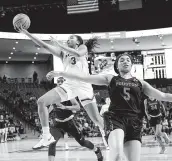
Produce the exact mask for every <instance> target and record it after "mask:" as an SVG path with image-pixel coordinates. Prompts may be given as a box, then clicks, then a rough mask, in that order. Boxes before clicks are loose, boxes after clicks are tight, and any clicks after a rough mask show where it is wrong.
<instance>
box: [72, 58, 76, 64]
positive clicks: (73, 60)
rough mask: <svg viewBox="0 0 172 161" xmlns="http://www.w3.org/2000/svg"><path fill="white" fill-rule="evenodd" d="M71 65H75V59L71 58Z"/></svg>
mask: <svg viewBox="0 0 172 161" xmlns="http://www.w3.org/2000/svg"><path fill="white" fill-rule="evenodd" d="M71 64H72V65H75V64H76V58H75V57H71Z"/></svg>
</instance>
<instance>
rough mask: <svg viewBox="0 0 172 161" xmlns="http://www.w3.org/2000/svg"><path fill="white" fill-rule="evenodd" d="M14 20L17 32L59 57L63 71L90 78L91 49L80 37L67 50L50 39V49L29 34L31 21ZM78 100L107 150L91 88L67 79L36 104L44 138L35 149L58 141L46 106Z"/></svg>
mask: <svg viewBox="0 0 172 161" xmlns="http://www.w3.org/2000/svg"><path fill="white" fill-rule="evenodd" d="M27 17H28V16H27ZM14 19H15V21H14V20H13V25H14V28H15V30H16V31H18V32H20V33H23V34H25V35H27V36H28V37H29V38H30V39H31V40H32V41H33V42H35V43H36V44H37V45H39V46H40V47H43V48H45V49H46V50H48V51H49V52H50V53H52V54H53V55H54V56H57V57H59V58H60V59H61V60H62V62H63V65H64V71H66V72H69V73H82V74H84V75H89V70H88V62H87V56H88V48H87V46H86V45H84V43H83V40H82V38H81V37H80V36H78V35H71V36H70V37H69V39H68V41H67V46H65V45H62V44H61V43H59V42H58V41H56V40H55V39H53V38H51V39H52V41H53V42H54V44H55V45H50V44H48V43H45V42H44V41H42V40H40V39H38V38H37V37H35V36H34V35H32V34H30V33H29V32H28V31H27V29H28V28H29V27H28V26H29V25H30V23H29V22H28V23H27V22H25V21H30V20H28V18H27V19H26V18H25V16H23V15H22V16H19V17H18V18H16V17H14ZM25 19H26V20H25ZM27 24H28V25H27ZM90 41H91V40H90ZM92 43H94V42H92ZM89 44H90V43H89ZM76 96H78V97H79V99H80V100H81V102H82V105H83V107H84V109H85V110H86V112H87V114H88V116H89V117H90V119H91V120H92V121H93V122H94V123H95V124H96V125H98V126H99V128H100V131H101V133H102V135H103V141H104V144H105V146H107V143H106V141H105V138H104V132H103V128H104V123H103V119H102V117H101V116H100V114H99V111H98V107H97V105H96V100H95V97H94V93H93V88H92V86H91V84H89V83H85V82H82V81H77V80H71V79H66V81H65V82H64V83H63V85H61V86H59V87H56V88H54V89H52V90H50V91H49V92H47V93H46V94H44V95H43V96H41V97H40V98H39V99H38V100H37V105H38V114H39V118H40V122H41V126H42V130H43V138H42V139H41V140H40V142H39V143H38V144H36V145H35V146H36V147H39V146H48V145H49V144H50V143H52V142H54V141H55V139H54V137H53V136H52V135H51V134H50V131H49V123H48V120H49V114H48V110H47V106H48V105H51V104H59V103H60V102H64V101H67V100H70V99H72V98H75V97H76ZM35 146H34V147H35Z"/></svg>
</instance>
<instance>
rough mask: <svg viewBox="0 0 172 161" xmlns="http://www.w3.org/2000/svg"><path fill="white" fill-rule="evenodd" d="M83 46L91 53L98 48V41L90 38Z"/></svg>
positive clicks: (95, 38)
mask: <svg viewBox="0 0 172 161" xmlns="http://www.w3.org/2000/svg"><path fill="white" fill-rule="evenodd" d="M85 45H86V47H87V49H88V53H92V52H94V51H95V48H98V45H100V44H98V39H97V37H94V38H91V39H89V40H87V41H86V42H85Z"/></svg>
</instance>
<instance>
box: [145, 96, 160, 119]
mask: <svg viewBox="0 0 172 161" xmlns="http://www.w3.org/2000/svg"><path fill="white" fill-rule="evenodd" d="M147 106H148V107H147V112H148V115H149V116H152V117H156V116H160V115H161V112H162V111H161V104H160V102H159V101H157V100H153V101H152V100H150V99H148V100H147Z"/></svg>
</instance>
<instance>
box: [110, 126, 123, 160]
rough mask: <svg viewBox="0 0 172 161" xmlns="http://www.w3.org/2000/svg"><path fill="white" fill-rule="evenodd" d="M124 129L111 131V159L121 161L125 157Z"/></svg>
mask: <svg viewBox="0 0 172 161" xmlns="http://www.w3.org/2000/svg"><path fill="white" fill-rule="evenodd" d="M123 141H124V131H123V130H122V129H115V130H113V131H111V132H110V133H109V137H108V145H109V161H118V160H119V161H120V159H121V160H122V159H123V158H125V157H124V145H123Z"/></svg>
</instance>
